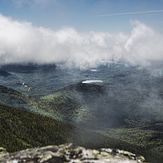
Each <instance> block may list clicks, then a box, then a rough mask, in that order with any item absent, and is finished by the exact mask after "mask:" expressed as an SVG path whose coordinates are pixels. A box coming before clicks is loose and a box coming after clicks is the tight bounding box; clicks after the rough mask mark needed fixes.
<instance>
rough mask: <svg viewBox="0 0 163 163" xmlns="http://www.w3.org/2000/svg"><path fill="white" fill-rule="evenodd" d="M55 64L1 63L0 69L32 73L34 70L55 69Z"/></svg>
mask: <svg viewBox="0 0 163 163" xmlns="http://www.w3.org/2000/svg"><path fill="white" fill-rule="evenodd" d="M55 68H56V65H55V64H34V63H24V64H5V65H1V67H0V71H7V72H17V73H33V72H35V71H51V70H55Z"/></svg>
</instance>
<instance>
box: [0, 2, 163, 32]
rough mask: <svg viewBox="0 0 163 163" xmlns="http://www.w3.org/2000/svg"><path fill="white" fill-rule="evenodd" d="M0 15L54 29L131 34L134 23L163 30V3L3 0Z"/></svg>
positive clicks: (0, 4)
mask: <svg viewBox="0 0 163 163" xmlns="http://www.w3.org/2000/svg"><path fill="white" fill-rule="evenodd" d="M153 10H154V12H150V11H153ZM160 10H162V11H160ZM146 11H147V13H146ZM155 11H159V12H155ZM139 12H140V13H139ZM0 13H1V14H2V15H4V16H10V17H13V18H15V19H17V20H23V21H29V22H32V23H33V24H34V25H37V26H44V27H49V28H53V29H58V28H60V27H74V28H76V29H79V30H84V31H90V30H94V31H107V32H114V31H115V32H117V31H128V30H129V29H130V28H131V26H130V22H131V21H133V20H139V21H141V22H143V23H145V24H147V25H150V26H153V27H154V28H157V29H158V30H162V29H163V19H162V17H163V0H0ZM121 13H126V14H121ZM114 14H115V15H114ZM102 15H106V16H102Z"/></svg>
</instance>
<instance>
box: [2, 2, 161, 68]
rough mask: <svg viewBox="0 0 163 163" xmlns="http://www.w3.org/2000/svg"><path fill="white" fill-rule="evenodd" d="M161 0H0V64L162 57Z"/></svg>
mask: <svg viewBox="0 0 163 163" xmlns="http://www.w3.org/2000/svg"><path fill="white" fill-rule="evenodd" d="M162 17H163V0H0V65H1V64H6V63H7V64H8V63H20V62H21V63H22V62H23V63H24V62H26V63H29V62H34V63H56V64H57V63H62V64H64V65H65V66H66V67H75V68H82V69H83V68H90V67H93V68H94V67H97V66H98V65H101V64H108V63H110V62H112V61H115V62H119V61H120V62H122V61H123V62H125V63H128V64H132V65H140V66H149V65H150V64H152V63H155V62H156V61H159V62H162V61H163V19H162Z"/></svg>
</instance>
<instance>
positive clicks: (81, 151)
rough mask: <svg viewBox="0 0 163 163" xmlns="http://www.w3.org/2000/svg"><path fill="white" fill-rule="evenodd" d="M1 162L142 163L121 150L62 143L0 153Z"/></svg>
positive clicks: (131, 154) (141, 159) (141, 158)
mask: <svg viewBox="0 0 163 163" xmlns="http://www.w3.org/2000/svg"><path fill="white" fill-rule="evenodd" d="M0 162H3V163H66V162H67V163H144V162H145V159H144V157H142V156H139V157H138V156H136V155H135V154H133V153H130V152H127V151H123V150H113V149H109V148H102V149H98V150H96V149H86V148H84V147H79V146H74V145H73V144H64V145H59V146H46V147H41V148H33V149H26V150H23V151H19V152H16V153H11V154H8V153H6V154H3V155H0Z"/></svg>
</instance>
